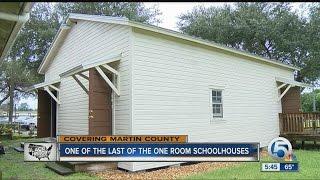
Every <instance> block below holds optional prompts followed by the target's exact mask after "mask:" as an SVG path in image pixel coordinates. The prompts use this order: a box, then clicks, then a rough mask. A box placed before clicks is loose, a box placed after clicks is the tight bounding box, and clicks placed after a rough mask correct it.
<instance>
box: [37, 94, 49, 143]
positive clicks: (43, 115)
mask: <svg viewBox="0 0 320 180" xmlns="http://www.w3.org/2000/svg"><path fill="white" fill-rule="evenodd" d="M37 118H38V119H37V137H50V128H51V125H50V124H51V97H50V95H49V94H48V93H47V92H46V91H44V90H38V117H37Z"/></svg>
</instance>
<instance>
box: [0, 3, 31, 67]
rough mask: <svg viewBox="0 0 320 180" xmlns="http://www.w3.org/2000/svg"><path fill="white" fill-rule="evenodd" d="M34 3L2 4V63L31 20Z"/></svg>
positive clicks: (0, 50) (0, 54) (0, 58)
mask: <svg viewBox="0 0 320 180" xmlns="http://www.w3.org/2000/svg"><path fill="white" fill-rule="evenodd" d="M32 5H33V3H29V2H28V3H27V2H0V62H1V61H2V60H3V59H4V58H5V57H6V55H7V54H8V52H9V51H10V49H11V47H12V45H13V44H14V41H15V39H16V37H17V35H18V33H19V31H20V29H21V28H22V27H23V25H24V23H25V22H26V21H27V20H28V19H29V12H30V10H31V7H32Z"/></svg>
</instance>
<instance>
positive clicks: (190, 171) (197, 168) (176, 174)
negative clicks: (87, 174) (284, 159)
mask: <svg viewBox="0 0 320 180" xmlns="http://www.w3.org/2000/svg"><path fill="white" fill-rule="evenodd" d="M261 156H262V157H263V156H267V152H266V151H262V152H261ZM239 164H241V162H203V163H198V164H192V165H184V166H172V167H169V168H163V169H159V170H154V171H142V172H141V171H140V172H126V171H122V170H110V171H106V172H100V173H96V174H95V175H97V176H99V177H101V178H103V179H177V178H182V177H186V176H190V175H194V174H197V173H203V172H208V171H212V170H215V169H220V168H224V167H230V166H235V165H239Z"/></svg>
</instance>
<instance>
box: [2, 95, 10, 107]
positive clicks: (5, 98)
mask: <svg viewBox="0 0 320 180" xmlns="http://www.w3.org/2000/svg"><path fill="white" fill-rule="evenodd" d="M9 97H10V94H9V93H8V94H7V95H6V96H5V97H4V98H3V99H1V100H0V105H1V104H2V103H3V102H4V101H5V100H7V99H8V98H9Z"/></svg>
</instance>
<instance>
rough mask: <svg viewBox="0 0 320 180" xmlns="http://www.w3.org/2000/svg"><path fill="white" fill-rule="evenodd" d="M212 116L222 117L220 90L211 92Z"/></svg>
mask: <svg viewBox="0 0 320 180" xmlns="http://www.w3.org/2000/svg"><path fill="white" fill-rule="evenodd" d="M211 98H212V114H213V117H214V118H222V117H223V104H222V90H212V94H211Z"/></svg>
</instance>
